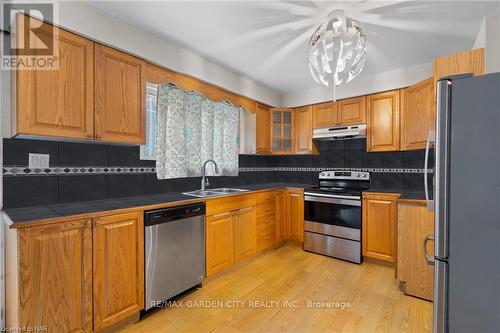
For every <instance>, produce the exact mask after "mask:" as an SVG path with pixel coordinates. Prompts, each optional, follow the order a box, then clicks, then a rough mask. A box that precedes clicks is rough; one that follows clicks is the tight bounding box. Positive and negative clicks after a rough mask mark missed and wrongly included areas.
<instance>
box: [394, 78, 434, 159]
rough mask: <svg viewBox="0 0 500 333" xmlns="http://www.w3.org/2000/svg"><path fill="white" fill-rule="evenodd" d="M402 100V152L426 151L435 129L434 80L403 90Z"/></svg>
mask: <svg viewBox="0 0 500 333" xmlns="http://www.w3.org/2000/svg"><path fill="white" fill-rule="evenodd" d="M401 100H402V102H401V150H413V149H424V148H425V146H426V143H427V137H428V135H429V131H431V130H433V129H434V127H435V125H434V123H435V114H436V112H435V108H434V80H433V78H432V77H431V78H428V79H426V80H424V81H421V82H419V83H417V84H414V85H412V86H409V87H408V88H406V89H403V90H402V94H401Z"/></svg>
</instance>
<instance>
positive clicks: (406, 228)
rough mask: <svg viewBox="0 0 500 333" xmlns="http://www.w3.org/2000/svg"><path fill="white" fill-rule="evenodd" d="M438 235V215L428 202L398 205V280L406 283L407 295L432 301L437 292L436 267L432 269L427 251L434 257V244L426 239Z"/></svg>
mask: <svg viewBox="0 0 500 333" xmlns="http://www.w3.org/2000/svg"><path fill="white" fill-rule="evenodd" d="M433 235H434V213H432V212H429V211H428V210H427V206H426V204H425V202H422V203H401V202H400V203H399V204H398V272H397V273H398V274H397V276H398V280H399V281H402V282H404V290H405V294H407V295H412V296H416V297H420V298H424V299H427V300H430V301H432V299H433V293H434V266H429V264H427V262H426V260H425V258H424V251H425V253H427V255H428V256H429V257H431V258H432V257H434V242H432V241H428V242H427V244H426V245H427V246H426V248H425V249H424V244H425V243H424V241H425V239H426V237H428V236H433Z"/></svg>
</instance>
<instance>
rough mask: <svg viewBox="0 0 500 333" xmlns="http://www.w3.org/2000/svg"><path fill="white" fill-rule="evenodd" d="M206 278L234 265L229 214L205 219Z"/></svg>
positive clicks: (232, 236) (230, 216) (230, 215)
mask: <svg viewBox="0 0 500 333" xmlns="http://www.w3.org/2000/svg"><path fill="white" fill-rule="evenodd" d="M206 229H207V230H206V233H205V237H206V241H205V246H206V261H207V263H206V270H207V276H210V275H212V274H214V273H217V272H219V271H221V270H223V269H224V268H228V267H230V266H231V265H232V264H233V263H234V225H233V214H232V213H231V212H227V213H221V214H217V215H212V216H208V217H207V223H206Z"/></svg>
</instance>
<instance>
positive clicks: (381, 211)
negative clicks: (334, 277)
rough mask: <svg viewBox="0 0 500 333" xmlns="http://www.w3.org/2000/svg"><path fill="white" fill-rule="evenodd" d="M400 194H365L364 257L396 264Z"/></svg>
mask: <svg viewBox="0 0 500 333" xmlns="http://www.w3.org/2000/svg"><path fill="white" fill-rule="evenodd" d="M398 198H399V194H392V193H364V194H363V224H362V241H361V242H362V252H363V256H364V257H369V258H375V259H380V260H385V261H388V262H395V260H396V251H397V249H396V230H397V229H396V226H397V215H398V206H397V199H398Z"/></svg>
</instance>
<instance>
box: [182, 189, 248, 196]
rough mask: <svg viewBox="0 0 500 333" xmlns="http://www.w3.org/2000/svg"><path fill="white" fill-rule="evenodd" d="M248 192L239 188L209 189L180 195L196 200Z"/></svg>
mask: <svg viewBox="0 0 500 333" xmlns="http://www.w3.org/2000/svg"><path fill="white" fill-rule="evenodd" d="M246 191H248V190H243V189H239V188H228V187H224V188H215V189H210V190H204V191H202V190H197V191H191V192H184V193H182V194H184V195H189V196H192V197H198V198H206V197H215V196H217V195H224V194H229V193H239V192H246Z"/></svg>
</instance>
